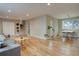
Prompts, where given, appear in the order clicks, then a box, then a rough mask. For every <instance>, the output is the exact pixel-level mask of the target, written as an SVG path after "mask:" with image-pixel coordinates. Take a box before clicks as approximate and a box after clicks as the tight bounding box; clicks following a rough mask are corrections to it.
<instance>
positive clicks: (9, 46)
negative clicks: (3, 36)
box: [0, 41, 20, 53]
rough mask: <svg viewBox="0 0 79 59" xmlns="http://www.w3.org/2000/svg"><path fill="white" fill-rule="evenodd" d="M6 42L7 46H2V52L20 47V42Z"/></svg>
mask: <svg viewBox="0 0 79 59" xmlns="http://www.w3.org/2000/svg"><path fill="white" fill-rule="evenodd" d="M6 43H7V46H6V47H4V48H0V53H2V52H4V51H7V50H10V49H14V48H17V47H20V45H19V44H16V43H13V42H9V41H6Z"/></svg>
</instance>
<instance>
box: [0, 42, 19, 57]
mask: <svg viewBox="0 0 79 59" xmlns="http://www.w3.org/2000/svg"><path fill="white" fill-rule="evenodd" d="M19 55H20V45H18V44H15V43H11V44H8V45H7V46H6V47H4V48H0V56H19Z"/></svg>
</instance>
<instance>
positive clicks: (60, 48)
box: [21, 38, 79, 56]
mask: <svg viewBox="0 0 79 59" xmlns="http://www.w3.org/2000/svg"><path fill="white" fill-rule="evenodd" d="M22 43H23V44H21V56H79V39H73V40H66V41H64V42H63V41H61V40H60V39H54V40H43V39H37V38H30V39H26V40H25V41H23V42H22Z"/></svg>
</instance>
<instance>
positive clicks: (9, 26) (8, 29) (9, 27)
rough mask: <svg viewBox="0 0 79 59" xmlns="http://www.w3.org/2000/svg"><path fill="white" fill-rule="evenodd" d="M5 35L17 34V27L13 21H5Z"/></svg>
mask: <svg viewBox="0 0 79 59" xmlns="http://www.w3.org/2000/svg"><path fill="white" fill-rule="evenodd" d="M2 24H3V33H4V34H5V35H8V34H10V35H14V34H15V26H14V24H15V23H14V22H11V21H3V22H2Z"/></svg>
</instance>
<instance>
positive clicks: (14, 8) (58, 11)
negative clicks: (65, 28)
mask: <svg viewBox="0 0 79 59" xmlns="http://www.w3.org/2000/svg"><path fill="white" fill-rule="evenodd" d="M9 9H10V10H11V13H8V10H9ZM26 14H29V16H26ZM41 15H50V16H52V17H56V18H67V17H68V16H69V17H74V16H79V4H78V3H69V4H68V3H63V4H62V3H52V4H51V5H49V6H48V5H47V4H46V3H0V17H3V18H4V17H7V16H9V18H14V19H16V18H23V19H31V18H34V17H37V16H41Z"/></svg>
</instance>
